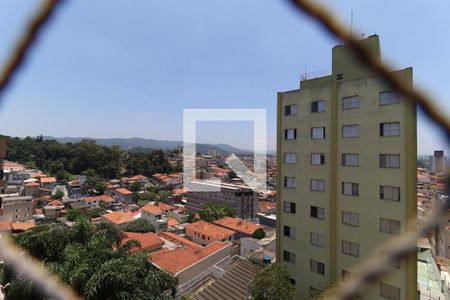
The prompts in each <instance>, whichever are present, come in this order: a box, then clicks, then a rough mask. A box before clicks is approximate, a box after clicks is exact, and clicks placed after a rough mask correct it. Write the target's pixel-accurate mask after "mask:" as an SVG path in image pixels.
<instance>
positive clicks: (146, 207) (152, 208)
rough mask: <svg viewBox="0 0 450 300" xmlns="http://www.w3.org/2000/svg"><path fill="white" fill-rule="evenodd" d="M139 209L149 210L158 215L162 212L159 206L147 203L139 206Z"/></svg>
mask: <svg viewBox="0 0 450 300" xmlns="http://www.w3.org/2000/svg"><path fill="white" fill-rule="evenodd" d="M141 210H145V211H146V212H149V213H151V214H153V215H160V214H162V211H161V208H159V207H158V206H156V205H153V204H147V205H144V206H142V207H141Z"/></svg>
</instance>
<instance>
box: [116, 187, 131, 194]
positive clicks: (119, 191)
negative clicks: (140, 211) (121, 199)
mask: <svg viewBox="0 0 450 300" xmlns="http://www.w3.org/2000/svg"><path fill="white" fill-rule="evenodd" d="M116 192H117V193H120V194H122V195H131V194H133V192H131V191H129V190H127V189H124V188H119V189H116Z"/></svg>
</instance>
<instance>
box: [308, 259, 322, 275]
mask: <svg viewBox="0 0 450 300" xmlns="http://www.w3.org/2000/svg"><path fill="white" fill-rule="evenodd" d="M309 270H310V271H311V272H315V273H319V274H325V265H324V264H323V263H321V262H319V261H316V260H313V259H310V260H309Z"/></svg>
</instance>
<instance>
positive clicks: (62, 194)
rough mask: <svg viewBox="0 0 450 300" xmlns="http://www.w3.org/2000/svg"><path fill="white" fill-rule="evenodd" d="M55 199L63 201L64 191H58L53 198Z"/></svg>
mask: <svg viewBox="0 0 450 300" xmlns="http://www.w3.org/2000/svg"><path fill="white" fill-rule="evenodd" d="M52 197H53V198H54V199H60V200H61V199H62V197H64V192H63V191H61V190H57V191H56V192H55V193H54V194H53V196H52Z"/></svg>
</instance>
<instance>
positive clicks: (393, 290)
mask: <svg viewBox="0 0 450 300" xmlns="http://www.w3.org/2000/svg"><path fill="white" fill-rule="evenodd" d="M380 296H381V297H383V298H385V299H389V300H400V289H399V288H398V287H395V286H392V285H389V284H385V283H382V282H380Z"/></svg>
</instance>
